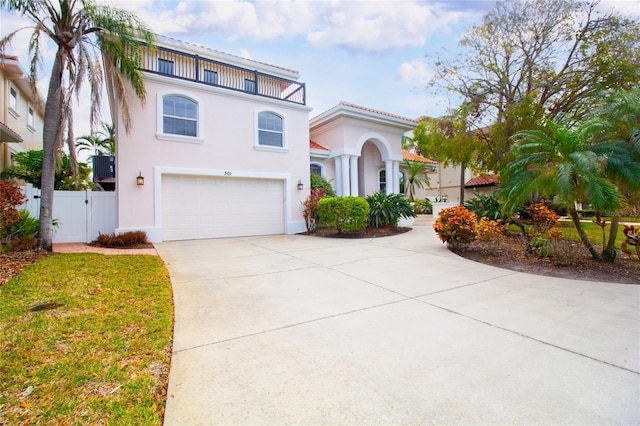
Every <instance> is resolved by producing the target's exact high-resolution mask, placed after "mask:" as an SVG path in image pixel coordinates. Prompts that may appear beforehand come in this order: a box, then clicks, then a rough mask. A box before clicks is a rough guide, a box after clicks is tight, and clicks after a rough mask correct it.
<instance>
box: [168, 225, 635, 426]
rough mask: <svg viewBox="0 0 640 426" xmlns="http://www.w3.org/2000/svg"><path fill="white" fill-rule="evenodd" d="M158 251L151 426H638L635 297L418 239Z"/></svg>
mask: <svg viewBox="0 0 640 426" xmlns="http://www.w3.org/2000/svg"><path fill="white" fill-rule="evenodd" d="M156 248H157V251H158V253H159V254H160V256H161V257H162V258H163V259H164V261H165V262H166V264H167V267H168V268H169V271H170V273H171V282H172V283H173V291H174V298H175V320H176V322H175V332H174V346H173V351H174V352H173V359H172V367H171V374H170V380H169V391H168V397H167V405H166V415H165V424H166V425H199V424H278V425H280V424H368V425H369V424H507V423H515V424H580V425H584V424H640V408H639V401H640V361H639V354H640V347H639V346H640V345H639V342H640V286H637V285H623V284H610V283H595V282H586V281H573V280H566V279H560V278H550V277H542V276H535V275H528V274H523V273H518V272H513V271H509V270H505V269H498V268H493V267H490V266H485V265H481V264H478V263H475V262H471V261H467V260H465V259H462V258H459V257H457V256H456V255H453V254H451V253H450V252H449V251H448V250H447V249H446V247H445V246H444V245H442V244H441V243H440V242H439V241H438V240H437V239H436V237H435V234H434V232H433V230H432V229H431V227H430V226H424V227H416V228H414V229H413V230H412V231H410V232H408V233H406V234H402V235H398V236H394V237H386V238H380V239H366V240H347V239H324V238H316V237H308V236H300V235H296V236H267V237H248V238H231V239H218V240H199V241H183V242H171V243H162V244H159V245H157V246H156Z"/></svg>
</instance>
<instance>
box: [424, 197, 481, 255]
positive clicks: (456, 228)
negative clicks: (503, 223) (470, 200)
mask: <svg viewBox="0 0 640 426" xmlns="http://www.w3.org/2000/svg"><path fill="white" fill-rule="evenodd" d="M477 227H478V221H477V217H476V215H475V214H474V213H472V212H470V211H469V210H467V209H466V208H465V207H464V206H455V207H449V208H446V209H442V210H441V211H440V214H438V218H437V219H436V221H435V222H434V224H433V229H434V230H435V231H436V234H438V238H440V240H441V241H442V242H443V243H446V244H447V245H450V246H451V247H453V248H454V249H456V250H458V249H461V248H462V247H463V246H465V245H467V244H471V243H472V242H473V241H474V240H475V239H476V236H477Z"/></svg>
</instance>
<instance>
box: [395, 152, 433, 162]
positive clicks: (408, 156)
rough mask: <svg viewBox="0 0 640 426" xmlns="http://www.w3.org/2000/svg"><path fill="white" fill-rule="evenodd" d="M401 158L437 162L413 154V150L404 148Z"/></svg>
mask: <svg viewBox="0 0 640 426" xmlns="http://www.w3.org/2000/svg"><path fill="white" fill-rule="evenodd" d="M402 158H403V159H404V160H408V161H419V162H421V163H428V164H438V162H437V161H433V160H431V159H429V158H426V157H423V156H422V155H418V154H414V153H413V152H411V151H407V150H406V149H403V150H402Z"/></svg>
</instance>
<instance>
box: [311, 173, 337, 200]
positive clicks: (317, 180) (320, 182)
mask: <svg viewBox="0 0 640 426" xmlns="http://www.w3.org/2000/svg"><path fill="white" fill-rule="evenodd" d="M316 188H321V189H324V190H325V191H326V194H325V195H326V196H327V197H335V196H336V193H335V191H334V190H333V188H332V187H331V183H330V182H329V181H328V180H326V179H325V178H324V177H322V176H320V175H319V174H317V173H311V189H316Z"/></svg>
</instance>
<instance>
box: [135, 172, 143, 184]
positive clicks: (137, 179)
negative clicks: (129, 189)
mask: <svg viewBox="0 0 640 426" xmlns="http://www.w3.org/2000/svg"><path fill="white" fill-rule="evenodd" d="M136 184H138V185H144V177H143V176H142V172H140V173H138V177H137V178H136Z"/></svg>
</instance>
